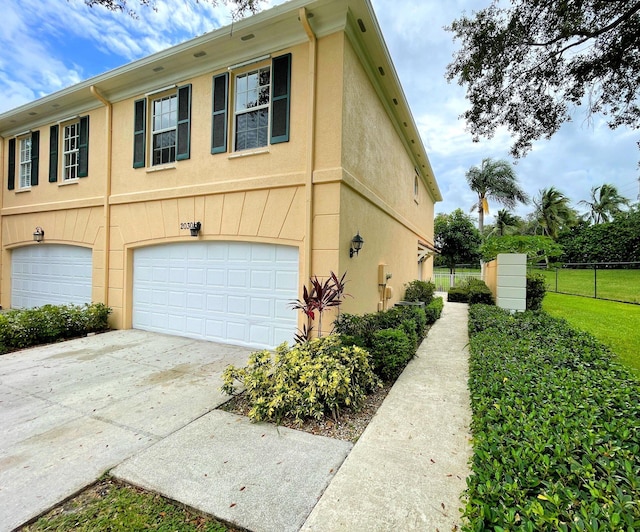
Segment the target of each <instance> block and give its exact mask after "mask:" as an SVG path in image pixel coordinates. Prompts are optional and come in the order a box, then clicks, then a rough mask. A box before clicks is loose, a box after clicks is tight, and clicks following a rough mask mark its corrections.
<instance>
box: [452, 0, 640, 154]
mask: <svg viewBox="0 0 640 532" xmlns="http://www.w3.org/2000/svg"><path fill="white" fill-rule="evenodd" d="M501 4H504V2H501V1H500V0H492V3H491V5H490V6H489V7H487V8H485V9H482V10H480V11H478V12H474V13H472V15H471V16H466V15H463V16H462V17H461V18H459V19H457V20H455V21H453V22H452V24H451V25H450V26H449V27H448V28H447V29H448V30H449V31H451V32H452V33H453V34H454V38H455V39H457V40H459V41H460V42H461V45H462V46H461V49H460V50H459V51H458V52H457V53H456V54H455V56H454V58H453V61H452V62H451V63H450V64H449V66H448V68H447V78H448V79H449V81H451V80H453V79H457V81H458V83H459V84H460V85H463V86H466V88H467V98H468V100H469V102H470V104H471V108H470V109H469V110H467V111H466V112H465V113H464V114H463V115H462V116H463V117H464V118H465V119H466V121H467V125H468V128H469V130H470V131H471V133H472V134H473V137H474V140H478V138H479V137H491V136H492V135H493V134H494V133H495V131H496V128H497V127H498V126H500V125H504V126H506V127H507V128H508V129H509V131H510V132H511V134H512V135H513V137H514V144H513V146H512V147H511V152H512V154H513V155H514V156H522V155H524V154H525V153H526V152H527V151H528V150H529V149H530V148H531V145H532V141H534V140H536V139H539V138H550V137H551V135H553V134H554V133H555V132H556V131H557V130H558V129H559V128H560V126H561V125H562V124H563V123H564V122H566V121H569V120H570V115H571V112H572V107H573V106H579V105H583V104H584V105H585V106H586V107H587V109H586V111H587V115H588V116H590V115H591V114H594V113H601V114H603V115H606V116H607V117H608V123H609V126H610V127H611V128H616V127H619V126H622V125H625V126H629V127H631V128H634V129H637V128H639V127H640V102H639V98H638V96H639V94H638V92H639V86H640V75H639V74H638V73H639V72H640V1H639V0H510V2H509V4H510V6H509V7H501Z"/></svg>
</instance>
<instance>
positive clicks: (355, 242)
mask: <svg viewBox="0 0 640 532" xmlns="http://www.w3.org/2000/svg"><path fill="white" fill-rule="evenodd" d="M362 244H364V238H362V237H361V236H360V231H358V234H357V235H356V236H354V237H353V238H352V239H351V247H350V248H349V258H351V259H352V258H353V256H354V255H357V254H358V253H359V252H360V250H361V249H362Z"/></svg>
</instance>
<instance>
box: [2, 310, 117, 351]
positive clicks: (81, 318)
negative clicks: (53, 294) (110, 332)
mask: <svg viewBox="0 0 640 532" xmlns="http://www.w3.org/2000/svg"><path fill="white" fill-rule="evenodd" d="M110 313H111V309H110V308H109V307H107V306H106V305H104V304H102V303H92V304H91V305H88V304H86V305H83V306H78V305H44V306H42V307H38V308H33V309H26V310H9V311H7V312H5V313H2V314H0V354H2V353H7V352H9V351H15V350H17V349H24V348H26V347H32V346H35V345H40V344H48V343H51V342H56V341H58V340H66V339H69V338H76V337H78V336H84V335H86V334H88V333H91V332H102V331H105V330H106V329H107V328H108V318H109V314H110Z"/></svg>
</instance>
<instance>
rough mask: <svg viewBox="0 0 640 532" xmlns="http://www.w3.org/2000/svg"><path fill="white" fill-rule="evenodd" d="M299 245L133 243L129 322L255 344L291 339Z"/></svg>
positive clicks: (152, 328) (261, 345)
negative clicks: (130, 318) (131, 312)
mask: <svg viewBox="0 0 640 532" xmlns="http://www.w3.org/2000/svg"><path fill="white" fill-rule="evenodd" d="M298 267H299V265H298V249H297V248H295V247H290V246H278V245H273V244H257V243H247V242H185V243H179V244H165V245H159V246H151V247H147V248H141V249H137V250H135V252H134V263H133V327H134V328H137V329H144V330H148V331H156V332H163V333H168V334H176V335H179V336H187V337H190V338H200V339H205V340H213V341H219V342H225V343H230V344H236V345H243V346H248V347H255V348H273V347H275V346H277V345H279V344H280V343H282V342H283V341H288V342H290V343H291V342H292V340H293V335H294V334H295V331H296V327H297V318H298V316H297V313H296V312H295V311H293V310H292V309H291V305H290V303H291V301H292V300H295V299H297V297H298Z"/></svg>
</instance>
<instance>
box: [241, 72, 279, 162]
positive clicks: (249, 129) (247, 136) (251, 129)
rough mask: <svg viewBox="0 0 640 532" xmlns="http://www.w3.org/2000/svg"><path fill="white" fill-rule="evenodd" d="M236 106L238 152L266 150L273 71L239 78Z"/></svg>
mask: <svg viewBox="0 0 640 532" xmlns="http://www.w3.org/2000/svg"><path fill="white" fill-rule="evenodd" d="M234 102H235V105H234V108H235V112H234V115H235V119H234V139H235V140H234V149H235V151H241V150H249V149H253V148H260V147H263V146H266V145H267V143H268V139H269V109H270V103H271V67H270V66H266V67H262V68H258V69H256V70H252V71H250V72H246V73H244V74H239V75H237V76H236V78H235V91H234Z"/></svg>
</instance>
